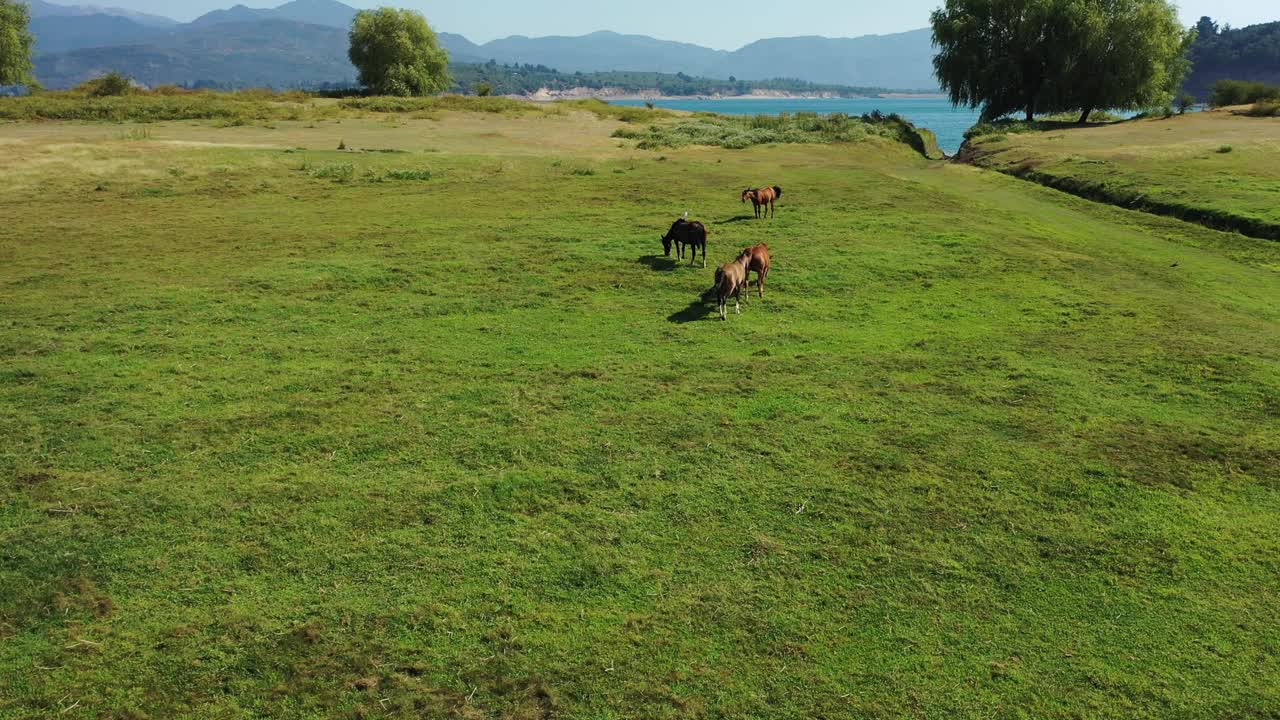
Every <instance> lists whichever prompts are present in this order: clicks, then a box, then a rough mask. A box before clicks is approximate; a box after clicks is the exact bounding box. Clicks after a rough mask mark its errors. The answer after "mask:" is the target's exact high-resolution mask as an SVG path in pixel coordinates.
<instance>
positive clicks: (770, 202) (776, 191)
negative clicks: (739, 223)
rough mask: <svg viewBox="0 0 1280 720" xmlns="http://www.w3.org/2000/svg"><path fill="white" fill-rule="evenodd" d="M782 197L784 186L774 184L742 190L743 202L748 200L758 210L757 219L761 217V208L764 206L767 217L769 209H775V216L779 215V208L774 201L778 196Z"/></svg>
mask: <svg viewBox="0 0 1280 720" xmlns="http://www.w3.org/2000/svg"><path fill="white" fill-rule="evenodd" d="M780 197H782V188H780V187H778V186H777V185H774V186H773V187H762V188H747V189H746V190H743V191H742V202H746V201H747V200H750V201H751V204H752V205H753V206H754V207H755V210H756V219H757V220H758V219H759V218H760V208H762V207H763V208H764V214H765V217H769V211H770V210H772V211H773V217H777V216H778V208H777V206H775V205H774V203H775V202H776V201H777V200H778V198H780Z"/></svg>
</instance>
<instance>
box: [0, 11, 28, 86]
mask: <svg viewBox="0 0 1280 720" xmlns="http://www.w3.org/2000/svg"><path fill="white" fill-rule="evenodd" d="M30 25H31V11H30V10H29V9H28V8H27V4H26V3H25V2H21V0H0V85H30V84H32V83H33V82H35V80H34V78H32V76H31V47H32V45H33V44H34V41H33V40H32V38H31V29H30Z"/></svg>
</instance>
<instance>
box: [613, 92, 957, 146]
mask: <svg viewBox="0 0 1280 720" xmlns="http://www.w3.org/2000/svg"><path fill="white" fill-rule="evenodd" d="M611 102H612V103H613V104H614V105H636V106H639V105H644V101H643V100H613V101H611ZM654 105H657V106H658V107H664V108H670V109H672V110H689V111H693V112H696V111H705V112H715V113H721V114H724V115H756V114H759V113H765V114H768V115H776V114H778V113H784V112H788V113H794V112H804V111H808V112H816V113H836V112H842V113H848V114H850V115H861V114H863V113H868V112H871V111H872V110H879V111H880V112H882V113H884V114H885V115H888V114H890V113H898V114H899V115H901V116H902V117H904V118H906V119H908V120H910V121H911V122H912V123H914V124H915V125H916V126H917V127H927V128H929V129H930V130H932V131H933V132H934V134H936V135H937V136H938V145H940V146H941V147H942V149H943V150H945V151H947V152H948V153H954V152H955V151H956V150H958V149H959V148H960V143H962V142H964V131H965V130H968V129H969V128H971V127H973V125H974V124H975V123H976V122H978V111H977V110H969V109H968V108H961V109H955V108H953V107H951V103H950V102H949V101H948V100H947V99H946V98H935V97H930V98H832V99H830V100H826V99H811V98H780V99H776V100H775V99H772V98H748V99H738V98H734V99H728V100H655V101H654Z"/></svg>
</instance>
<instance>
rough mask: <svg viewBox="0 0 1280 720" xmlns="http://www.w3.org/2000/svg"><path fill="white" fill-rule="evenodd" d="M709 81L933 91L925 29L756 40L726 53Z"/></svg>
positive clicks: (710, 71)
mask: <svg viewBox="0 0 1280 720" xmlns="http://www.w3.org/2000/svg"><path fill="white" fill-rule="evenodd" d="M705 74H707V75H709V76H712V77H727V76H729V75H734V76H737V77H739V78H743V79H746V80H763V79H766V78H776V77H788V78H800V79H803V80H808V81H810V82H817V83H838V84H843V85H868V86H874V87H887V88H907V89H924V88H936V87H937V85H938V83H937V80H935V79H934V77H933V40H932V35H931V33H930V31H929V30H928V29H921V30H912V31H910V32H904V33H895V34H893V35H864V36H862V37H856V38H826V37H812V36H811V37H790V38H770V39H767V40H758V41H756V42H753V43H751V44H750V45H747V46H745V47H743V48H741V49H739V50H736V51H734V52H733V53H730V54H729V56H728V57H727V58H726V59H725V60H724V61H723V62H722V63H720V64H719V65H718V66H715V67H711V68H707V70H706V72H705Z"/></svg>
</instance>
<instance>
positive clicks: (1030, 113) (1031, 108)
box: [1027, 103, 1036, 122]
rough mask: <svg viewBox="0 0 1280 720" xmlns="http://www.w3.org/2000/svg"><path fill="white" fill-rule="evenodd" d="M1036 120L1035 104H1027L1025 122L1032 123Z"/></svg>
mask: <svg viewBox="0 0 1280 720" xmlns="http://www.w3.org/2000/svg"><path fill="white" fill-rule="evenodd" d="M1035 119H1036V104H1035V103H1027V122H1034V121H1035Z"/></svg>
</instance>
